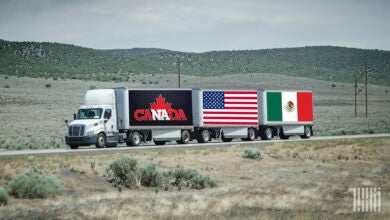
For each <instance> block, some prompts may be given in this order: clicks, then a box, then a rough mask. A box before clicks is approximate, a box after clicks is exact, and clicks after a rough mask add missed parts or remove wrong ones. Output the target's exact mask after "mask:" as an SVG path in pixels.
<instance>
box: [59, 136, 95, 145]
mask: <svg viewBox="0 0 390 220" xmlns="http://www.w3.org/2000/svg"><path fill="white" fill-rule="evenodd" d="M96 137H97V135H91V136H83V137H68V136H65V143H66V144H67V145H77V146H88V145H91V144H95V143H96Z"/></svg>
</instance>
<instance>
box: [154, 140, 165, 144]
mask: <svg viewBox="0 0 390 220" xmlns="http://www.w3.org/2000/svg"><path fill="white" fill-rule="evenodd" d="M165 143H167V142H166V141H154V144H155V145H165Z"/></svg>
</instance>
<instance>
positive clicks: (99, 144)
mask: <svg viewBox="0 0 390 220" xmlns="http://www.w3.org/2000/svg"><path fill="white" fill-rule="evenodd" d="M105 145H106V136H104V134H103V133H100V134H98V135H97V138H96V144H95V146H96V148H103V147H104V146H105Z"/></svg>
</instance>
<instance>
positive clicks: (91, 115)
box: [77, 108, 103, 119]
mask: <svg viewBox="0 0 390 220" xmlns="http://www.w3.org/2000/svg"><path fill="white" fill-rule="evenodd" d="M102 112H103V109H101V108H89V109H79V111H78V112H77V119H99V118H100V117H101V116H102Z"/></svg>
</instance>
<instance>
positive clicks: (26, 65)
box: [0, 40, 390, 85]
mask: <svg viewBox="0 0 390 220" xmlns="http://www.w3.org/2000/svg"><path fill="white" fill-rule="evenodd" d="M177 57H180V59H181V70H182V73H183V74H188V75H198V76H220V75H225V74H236V73H277V74H285V75H290V76H303V77H308V78H314V79H322V80H330V81H337V82H352V81H353V75H354V73H355V72H356V71H360V72H361V71H363V69H364V62H365V61H367V62H368V64H369V66H370V75H369V78H370V83H375V84H382V85H390V51H381V50H364V49H353V48H344V47H331V46H316V47H301V48H284V49H265V50H243V51H217V52H205V53H184V52H176V51H169V50H163V49H156V48H149V49H145V48H134V49H128V50H126V49H125V50H121V49H115V50H95V49H90V48H83V47H79V46H74V45H66V44H59V43H46V42H44V43H39V42H11V41H4V40H0V65H1V69H0V74H5V75H16V76H31V77H55V78H73V79H95V80H102V81H106V80H110V81H111V80H113V81H124V80H126V81H127V80H129V79H130V77H131V76H132V75H134V74H141V73H149V74H161V73H163V74H166V73H176V71H177V67H176V62H177Z"/></svg>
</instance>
